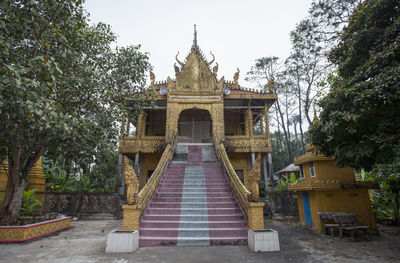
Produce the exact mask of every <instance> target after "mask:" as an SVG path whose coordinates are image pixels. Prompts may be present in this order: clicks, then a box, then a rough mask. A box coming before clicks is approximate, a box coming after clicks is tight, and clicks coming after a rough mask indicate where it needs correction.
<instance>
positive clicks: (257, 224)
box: [213, 133, 264, 230]
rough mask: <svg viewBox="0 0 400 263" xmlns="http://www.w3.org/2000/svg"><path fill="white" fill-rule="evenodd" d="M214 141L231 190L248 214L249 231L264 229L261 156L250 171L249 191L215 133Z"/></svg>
mask: <svg viewBox="0 0 400 263" xmlns="http://www.w3.org/2000/svg"><path fill="white" fill-rule="evenodd" d="M213 140H214V144H215V148H216V151H217V156H218V159H219V160H220V161H221V162H222V165H223V167H224V169H225V172H226V174H227V176H228V179H229V183H230V185H231V188H232V189H233V191H234V193H235V195H236V198H237V200H238V201H239V204H240V206H241V208H242V210H243V211H244V213H245V214H246V217H247V219H248V222H249V229H252V230H256V229H264V216H263V209H262V208H263V206H264V203H258V198H259V186H258V183H259V182H260V179H261V172H260V160H261V155H260V154H258V156H257V158H256V162H255V163H254V165H253V167H252V170H251V171H250V175H249V177H248V185H249V186H250V189H247V188H246V187H245V185H244V184H243V183H242V181H241V180H240V179H239V177H238V175H237V174H236V171H235V169H234V168H233V165H232V163H231V161H230V160H229V157H228V154H227V153H226V150H225V146H224V144H223V143H221V142H220V141H219V139H218V137H217V136H216V135H215V133H213Z"/></svg>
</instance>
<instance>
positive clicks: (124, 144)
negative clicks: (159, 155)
mask: <svg viewBox="0 0 400 263" xmlns="http://www.w3.org/2000/svg"><path fill="white" fill-rule="evenodd" d="M165 145H166V142H165V137H164V136H144V137H136V136H135V137H125V138H123V139H122V140H121V141H120V144H119V149H118V151H119V153H122V154H127V153H137V152H142V153H155V152H162V151H163V149H164V148H165Z"/></svg>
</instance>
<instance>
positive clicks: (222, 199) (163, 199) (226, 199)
mask: <svg viewBox="0 0 400 263" xmlns="http://www.w3.org/2000/svg"><path fill="white" fill-rule="evenodd" d="M153 200H154V201H155V202H182V203H186V202H189V203H190V202H201V201H204V197H202V198H196V197H190V198H189V197H187V198H185V199H184V200H182V196H178V197H176V196H175V197H174V196H172V197H171V196H156V197H155V198H154V199H153ZM213 202H235V198H234V197H233V195H230V196H226V197H207V203H213Z"/></svg>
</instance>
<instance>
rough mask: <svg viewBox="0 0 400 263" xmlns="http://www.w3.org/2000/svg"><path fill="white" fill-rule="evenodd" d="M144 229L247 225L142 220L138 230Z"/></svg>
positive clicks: (238, 222)
mask: <svg viewBox="0 0 400 263" xmlns="http://www.w3.org/2000/svg"><path fill="white" fill-rule="evenodd" d="M142 227H145V228H178V227H182V228H207V227H210V228H232V227H234V228H244V229H247V225H246V223H245V221H244V220H236V221H218V222H208V221H196V222H193V221H154V220H142V221H141V222H140V229H142Z"/></svg>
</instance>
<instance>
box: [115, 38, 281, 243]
mask: <svg viewBox="0 0 400 263" xmlns="http://www.w3.org/2000/svg"><path fill="white" fill-rule="evenodd" d="M196 34H197V32H196V31H195V33H194V40H193V45H192V47H191V49H190V52H189V54H188V55H187V57H186V58H185V59H184V60H183V61H181V60H180V59H179V57H178V55H179V53H178V55H177V56H176V63H175V65H174V66H175V77H174V78H170V77H168V78H167V80H166V81H160V82H156V81H155V76H154V74H153V73H150V79H151V84H150V86H149V89H153V90H155V91H156V93H157V100H156V106H155V107H144V108H142V109H141V112H140V115H139V116H138V117H137V118H136V120H135V121H134V122H133V121H132V120H133V118H130V116H127V118H126V119H124V122H123V125H122V126H123V132H122V134H123V136H122V137H121V140H120V144H119V153H120V154H122V155H123V156H124V167H125V172H124V175H125V183H126V184H127V189H128V190H127V199H128V205H126V206H124V222H123V229H125V230H135V229H139V232H140V245H141V246H147V245H166V244H167V245H179V244H182V242H183V241H185V242H189V244H203V245H204V244H208V245H210V244H241V243H243V242H247V229H263V227H264V221H263V220H264V219H263V213H262V209H263V206H264V204H263V203H259V202H258V197H259V189H258V183H259V181H260V179H261V174H260V173H261V171H264V176H263V177H264V178H265V179H267V178H268V177H272V166H271V164H270V162H271V150H272V148H271V138H270V132H269V127H268V125H269V123H268V109H269V108H270V107H271V105H272V104H273V103H274V102H275V100H276V99H277V95H276V94H274V93H273V82H270V83H269V84H268V89H267V90H269V91H261V90H256V89H248V88H244V87H242V86H240V85H239V73H240V71H239V69H237V72H236V73H235V74H234V76H233V80H225V78H224V77H220V76H218V67H219V65H218V63H215V64H214V61H215V57H214V55H212V53H211V52H210V53H211V56H212V60H211V61H208V60H207V59H206V57H205V56H204V55H203V53H202V51H201V50H200V48H199V46H198V45H197V36H196ZM132 126H134V128H133V127H132ZM133 130H134V131H135V132H134V134H130V131H133ZM261 167H262V168H263V169H261ZM268 170H270V171H271V172H270V173H268ZM127 182H128V183H127ZM187 201H188V203H185V202H187ZM219 213H222V214H219ZM223 213H225V214H226V216H224V214H223ZM167 214H169V216H167ZM154 215H157V217H155V216H154ZM207 215H208V217H207ZM192 216H196V217H197V220H199V216H200V217H201V216H205V217H204V220H201V222H199V223H198V224H199V226H198V227H196V226H194V224H193V222H192V221H191V220H192V218H191V217H192ZM213 218H215V220H222V221H216V222H211V221H212V220H213ZM157 220H161V221H162V222H158V223H157ZM182 220H183V222H187V223H188V224H189V223H190V224H189V225H190V227H189V225H188V226H187V227H185V226H183V225H181V224H182V223H181V224H180V223H179V222H182ZM210 220H211V221H210ZM228 222H231V223H228ZM214 223H218V224H216V225H214ZM224 224H225V225H224ZM222 226H225V227H228V228H226V229H225V230H224V229H220V228H221V227H222ZM166 227H168V229H169V232H168V234H165V233H163V229H164V228H166ZM222 228H223V227H222ZM204 229H206V230H204ZM174 231H175V232H174ZM185 231H187V232H185ZM201 231H203V232H201ZM204 231H206V232H204ZM224 231H225V232H224ZM235 231H236V232H235ZM171 233H172V234H171ZM154 236H157V237H158V239H159V240H156V238H153V237H154ZM161 237H163V238H161ZM191 238H193V240H191ZM196 242H200V243H196ZM201 242H203V243H201Z"/></svg>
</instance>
